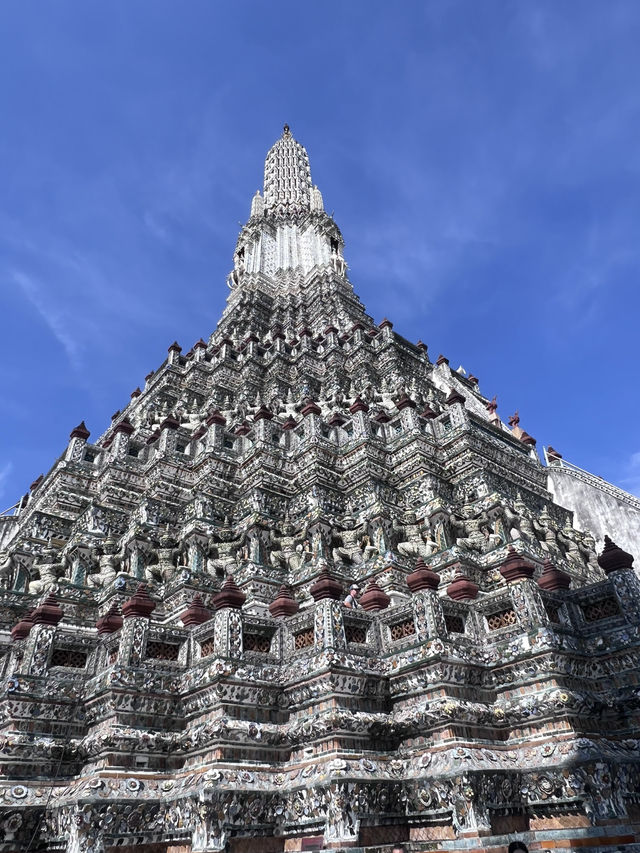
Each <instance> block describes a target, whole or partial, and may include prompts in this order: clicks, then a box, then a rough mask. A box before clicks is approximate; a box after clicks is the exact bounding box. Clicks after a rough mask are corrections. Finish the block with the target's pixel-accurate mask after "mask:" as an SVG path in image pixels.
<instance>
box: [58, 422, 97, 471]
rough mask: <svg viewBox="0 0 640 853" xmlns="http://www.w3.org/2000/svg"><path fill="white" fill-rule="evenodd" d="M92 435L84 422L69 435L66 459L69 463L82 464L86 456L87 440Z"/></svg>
mask: <svg viewBox="0 0 640 853" xmlns="http://www.w3.org/2000/svg"><path fill="white" fill-rule="evenodd" d="M90 435H91V433H90V432H89V430H88V429H87V427H86V426H85V423H84V421H81V422H80V423H79V424H78V426H77V427H75V429H72V430H71V434H70V435H69V444H68V446H67V451H66V453H65V455H64V458H65V459H66V460H67V461H68V462H80V461H81V459H82V457H83V456H84V448H85V446H86V444H87V439H88V438H89V436H90Z"/></svg>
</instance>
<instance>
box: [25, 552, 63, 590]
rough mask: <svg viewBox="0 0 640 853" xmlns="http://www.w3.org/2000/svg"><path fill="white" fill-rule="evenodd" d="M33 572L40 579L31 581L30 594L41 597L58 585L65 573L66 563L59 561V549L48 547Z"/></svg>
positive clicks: (38, 559)
mask: <svg viewBox="0 0 640 853" xmlns="http://www.w3.org/2000/svg"><path fill="white" fill-rule="evenodd" d="M33 571H34V573H37V575H38V577H37V578H34V579H33V580H32V581H30V583H29V592H30V593H32V594H35V595H41V594H42V593H43V592H49V590H50V589H52V588H53V587H54V586H57V585H58V580H59V579H60V578H61V577H63V575H64V573H65V561H64V560H61V559H58V549H57V548H54V547H52V546H51V545H48V546H47V547H46V548H44V549H43V551H42V554H41V555H40V556H39V557H38V558H37V560H36V562H35V564H34V566H33Z"/></svg>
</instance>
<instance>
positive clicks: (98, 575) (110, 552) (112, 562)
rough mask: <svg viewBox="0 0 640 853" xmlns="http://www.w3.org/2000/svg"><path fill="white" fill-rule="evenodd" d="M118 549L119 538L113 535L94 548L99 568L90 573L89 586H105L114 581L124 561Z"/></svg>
mask: <svg viewBox="0 0 640 853" xmlns="http://www.w3.org/2000/svg"><path fill="white" fill-rule="evenodd" d="M118 550H119V549H118V540H117V539H115V538H114V537H113V536H111V535H109V536H107V538H106V539H105V540H104V541H103V542H102V543H101V544H100V545H98V546H97V547H96V548H95V549H94V552H93V554H94V556H96V557H97V558H98V565H99V569H98V571H97V572H94V573H93V574H90V575H88V577H87V585H88V586H92V587H103V588H104V587H108V586H110V585H111V584H112V583H113V581H114V580H115V579H116V575H117V574H118V572H119V570H120V565H121V563H122V555H121V554H119V553H118Z"/></svg>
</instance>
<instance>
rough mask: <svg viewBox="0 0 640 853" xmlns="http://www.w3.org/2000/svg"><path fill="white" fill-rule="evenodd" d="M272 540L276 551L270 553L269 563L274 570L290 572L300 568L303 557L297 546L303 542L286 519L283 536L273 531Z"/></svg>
mask: <svg viewBox="0 0 640 853" xmlns="http://www.w3.org/2000/svg"><path fill="white" fill-rule="evenodd" d="M270 539H271V542H272V544H273V545H274V549H273V550H272V551H271V552H270V553H269V562H270V563H271V565H272V566H273V567H274V568H278V567H280V568H283V569H288V570H289V571H295V570H296V569H298V568H300V565H301V563H302V555H301V552H300V551H298V550H296V546H297V545H299V544H300V542H301V540H300V534H299V532H298V533H297V532H296V529H295V528H294V526H293V524H291V522H290V521H288V520H286V519H285V522H284V524H283V525H282V535H280V536H278V535H277V534H276V533H275V532H274V531H273V530H272V531H271V533H270Z"/></svg>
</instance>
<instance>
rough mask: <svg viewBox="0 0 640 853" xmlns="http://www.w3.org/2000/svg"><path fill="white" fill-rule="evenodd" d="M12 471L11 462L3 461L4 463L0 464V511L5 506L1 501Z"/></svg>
mask: <svg viewBox="0 0 640 853" xmlns="http://www.w3.org/2000/svg"><path fill="white" fill-rule="evenodd" d="M12 471H13V463H12V462H5V463H4V465H2V466H0V512H2V511H3V510H4V509H5V508H6V507H5V506H4V504H3V503H2V501H3V500H4V498H5V492H6V490H7V482H8V480H9V476H10V474H11V472H12Z"/></svg>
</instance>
